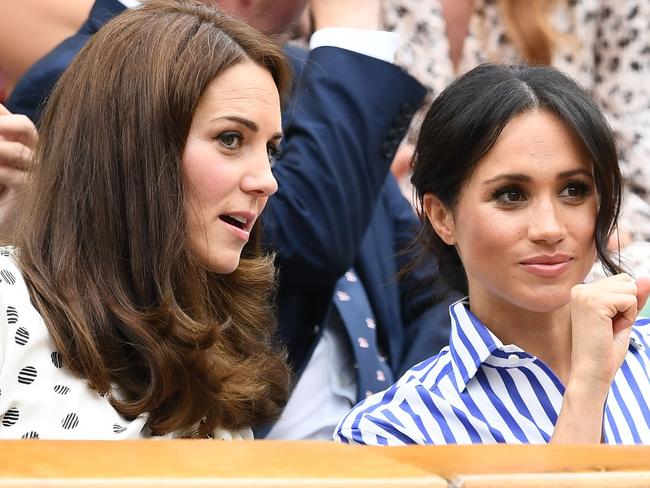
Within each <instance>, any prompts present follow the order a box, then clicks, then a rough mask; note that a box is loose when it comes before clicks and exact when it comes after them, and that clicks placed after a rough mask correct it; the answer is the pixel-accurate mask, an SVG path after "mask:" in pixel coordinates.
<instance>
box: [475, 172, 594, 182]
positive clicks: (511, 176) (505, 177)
mask: <svg viewBox="0 0 650 488" xmlns="http://www.w3.org/2000/svg"><path fill="white" fill-rule="evenodd" d="M578 175H582V176H586V177H587V178H590V179H592V178H593V175H592V174H591V172H590V171H587V170H586V169H582V168H577V169H571V170H568V171H562V172H561V173H558V175H557V179H558V180H563V179H566V178H571V177H573V176H578ZM531 180H532V178H531V177H530V176H529V175H527V174H524V173H506V174H502V175H497V176H495V177H494V178H490V179H489V180H485V181H484V182H483V184H484V185H490V184H492V183H496V182H498V181H518V182H521V183H526V182H529V181H531Z"/></svg>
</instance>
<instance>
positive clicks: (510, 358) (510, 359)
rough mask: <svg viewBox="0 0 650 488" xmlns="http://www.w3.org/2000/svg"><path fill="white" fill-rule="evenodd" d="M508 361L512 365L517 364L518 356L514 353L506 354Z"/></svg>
mask: <svg viewBox="0 0 650 488" xmlns="http://www.w3.org/2000/svg"><path fill="white" fill-rule="evenodd" d="M508 363H510V364H511V365H513V366H514V365H515V364H518V363H519V356H517V355H516V354H510V355H509V356H508Z"/></svg>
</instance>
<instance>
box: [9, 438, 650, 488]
mask: <svg viewBox="0 0 650 488" xmlns="http://www.w3.org/2000/svg"><path fill="white" fill-rule="evenodd" d="M248 486H250V487H266V488H276V487H277V488H280V487H319V488H329V487H347V486H350V487H374V486H377V487H382V488H388V487H400V488H401V487H409V486H417V487H432V488H447V487H454V488H461V487H462V488H485V487H499V488H502V487H551V488H564V487H567V488H568V487H582V486H593V487H607V488H610V487H611V488H619V487H622V488H626V487H650V447H615V446H514V445H498V446H412V447H390V448H385V447H383V448H382V447H361V446H346V445H341V444H334V443H321V442H279V441H247V442H217V441H189V440H187V441H156V440H152V441H115V442H98V441H42V440H25V441H0V487H1V488H6V487H12V488H13V487H21V488H22V487H42V488H46V487H57V488H58V487H72V488H77V487H92V488H95V487H102V488H104V487H106V488H107V487H118V488H124V487H129V488H132V487H133V488H134V487H138V488H145V487H147V488H148V487H164V488H177V487H220V488H234V487H238V488H241V487H248Z"/></svg>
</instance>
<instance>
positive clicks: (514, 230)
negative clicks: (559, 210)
mask: <svg viewBox="0 0 650 488" xmlns="http://www.w3.org/2000/svg"><path fill="white" fill-rule="evenodd" d="M463 222H464V225H462V226H459V227H457V233H456V235H457V242H458V245H457V249H458V252H459V254H460V256H461V260H462V261H463V263H466V264H467V265H470V266H471V265H477V266H480V267H485V266H486V265H487V266H492V264H491V263H492V262H503V259H504V258H506V255H505V252H507V250H508V249H509V248H511V247H512V246H514V245H515V244H516V243H517V242H519V241H520V240H521V238H522V237H523V236H524V235H525V230H524V229H523V227H522V226H521V222H519V219H517V218H513V216H512V215H508V214H507V213H498V212H489V213H488V212H485V213H482V212H480V210H478V211H474V212H471V213H466V216H465V218H464V219H463Z"/></svg>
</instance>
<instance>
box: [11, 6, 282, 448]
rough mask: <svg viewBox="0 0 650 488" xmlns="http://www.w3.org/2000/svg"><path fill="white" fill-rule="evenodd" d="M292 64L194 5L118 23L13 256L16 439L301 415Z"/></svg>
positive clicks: (71, 109) (38, 177)
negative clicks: (280, 195) (295, 410)
mask: <svg viewBox="0 0 650 488" xmlns="http://www.w3.org/2000/svg"><path fill="white" fill-rule="evenodd" d="M288 73H289V71H288V67H287V64H286V62H285V60H284V58H283V55H282V53H281V51H279V49H278V48H277V47H276V46H275V45H274V44H272V43H271V42H270V41H268V40H267V39H266V38H264V37H263V36H262V35H260V34H258V33H257V32H256V31H254V30H253V29H252V28H250V27H248V26H247V25H246V24H245V23H243V22H240V21H237V20H235V19H232V18H230V17H228V16H225V15H223V14H221V13H219V12H217V11H216V10H214V9H212V8H210V7H208V6H205V5H201V4H199V3H196V2H192V1H189V0H173V1H172V0H157V1H152V2H149V3H147V4H145V5H144V6H142V7H141V8H138V9H135V10H131V11H128V12H126V13H124V14H123V15H120V16H119V17H117V18H115V19H114V20H112V21H111V22H110V23H108V24H107V25H106V26H105V27H104V28H103V29H102V30H101V31H100V32H99V33H98V34H97V35H96V36H94V37H93V38H92V39H91V40H90V42H89V43H88V45H87V46H86V47H85V48H84V49H83V50H82V52H81V53H80V54H79V56H78V57H77V58H76V60H75V61H74V63H73V64H72V65H71V66H70V68H69V69H68V70H67V71H66V72H65V74H64V76H63V77H62V79H61V80H60V82H59V84H58V86H57V88H56V89H55V91H54V92H53V94H52V97H51V98H50V101H49V102H48V105H47V107H46V111H45V114H44V117H43V119H42V124H41V127H40V140H39V142H38V143H37V147H36V151H35V164H34V167H35V169H34V173H33V181H32V182H31V184H30V187H29V190H28V194H27V196H26V198H25V202H24V205H25V207H26V208H27V209H28V210H27V211H26V212H24V216H23V218H22V219H21V223H20V228H19V229H18V239H17V247H16V248H15V250H14V249H10V248H4V250H3V251H2V253H1V254H2V256H1V258H0V261H1V262H0V302H2V303H1V304H0V305H1V307H2V308H1V314H2V315H1V320H3V321H4V322H5V323H4V324H2V327H0V331H1V332H0V365H1V366H0V388H1V394H0V415H2V417H1V423H0V437H3V438H17V437H40V438H84V439H123V438H130V437H148V436H150V435H168V436H174V437H176V436H187V437H219V438H223V439H230V438H242V437H244V438H247V437H251V436H252V433H251V431H250V428H249V426H251V425H253V424H258V423H264V422H269V421H271V420H272V419H274V418H275V417H276V416H277V415H278V414H279V412H280V410H281V408H282V406H283V405H284V403H285V402H286V397H287V389H288V382H289V374H288V368H287V366H286V364H285V362H284V359H283V356H282V354H281V353H280V352H279V351H277V350H276V348H275V346H274V344H273V342H272V327H271V325H272V324H273V317H272V306H271V303H270V295H271V292H272V290H273V283H274V269H273V266H272V259H271V257H269V256H264V255H262V254H261V251H260V250H259V247H258V244H257V234H258V228H257V227H258V226H257V224H256V221H257V218H258V217H259V213H260V212H261V211H262V209H263V208H264V205H265V204H266V201H267V199H268V197H269V195H271V194H272V193H273V192H274V191H275V190H276V189H277V184H276V181H275V179H274V178H273V175H272V173H271V169H270V166H271V162H272V160H273V157H274V154H275V152H276V150H277V149H276V148H277V145H278V144H279V140H280V138H281V120H280V96H279V94H281V93H283V92H284V91H285V89H286V88H287V86H288V83H289V74H288Z"/></svg>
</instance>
